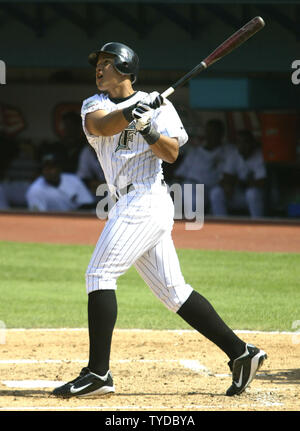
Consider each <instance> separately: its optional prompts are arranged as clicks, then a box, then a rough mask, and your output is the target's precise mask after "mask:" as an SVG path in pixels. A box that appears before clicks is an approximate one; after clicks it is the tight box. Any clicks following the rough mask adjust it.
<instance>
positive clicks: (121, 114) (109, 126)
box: [85, 105, 135, 136]
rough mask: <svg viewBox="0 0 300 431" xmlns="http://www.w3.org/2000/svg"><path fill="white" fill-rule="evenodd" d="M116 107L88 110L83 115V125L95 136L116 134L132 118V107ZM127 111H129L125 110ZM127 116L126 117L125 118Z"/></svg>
mask: <svg viewBox="0 0 300 431" xmlns="http://www.w3.org/2000/svg"><path fill="white" fill-rule="evenodd" d="M134 106H135V105H133V106H131V107H130V108H129V110H128V109H126V108H125V109H122V110H121V109H118V110H117V111H113V112H107V111H105V110H103V109H99V110H97V111H94V112H90V113H88V114H86V116H85V127H86V129H87V131H88V132H89V133H90V134H91V135H95V136H113V135H116V134H118V133H120V132H122V130H124V129H125V127H127V126H128V124H129V123H130V122H131V121H132V120H133V118H132V116H131V112H132V109H133V108H134ZM127 111H129V112H127ZM126 117H127V118H126Z"/></svg>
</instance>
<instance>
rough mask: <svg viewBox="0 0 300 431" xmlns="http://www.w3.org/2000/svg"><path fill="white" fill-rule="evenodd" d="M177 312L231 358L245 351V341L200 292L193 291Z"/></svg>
mask: <svg viewBox="0 0 300 431" xmlns="http://www.w3.org/2000/svg"><path fill="white" fill-rule="evenodd" d="M177 314H178V315H179V316H180V317H182V319H184V320H185V321H186V322H187V323H188V324H189V325H190V326H192V327H193V328H194V329H196V330H197V331H198V332H200V333H201V334H202V335H204V336H205V337H206V338H208V339H209V340H210V341H212V342H213V343H214V344H216V345H217V346H218V347H219V348H220V349H221V350H223V352H225V353H226V355H227V356H228V357H229V358H230V359H231V360H233V359H235V358H237V357H238V356H240V355H242V354H243V353H244V351H245V342H244V341H242V340H241V339H240V338H239V337H238V336H237V335H236V334H235V333H234V332H233V331H232V330H231V329H230V328H229V327H228V326H227V325H226V324H225V323H224V322H223V320H222V319H221V317H220V316H219V315H218V314H217V312H216V311H215V310H214V308H213V307H212V305H211V304H210V303H209V302H208V301H207V299H205V298H204V297H203V296H202V295H200V294H199V293H198V292H196V291H193V292H192V293H191V295H190V296H189V298H188V299H187V301H186V302H185V303H184V304H183V305H182V306H181V308H180V309H179V310H178V311H177Z"/></svg>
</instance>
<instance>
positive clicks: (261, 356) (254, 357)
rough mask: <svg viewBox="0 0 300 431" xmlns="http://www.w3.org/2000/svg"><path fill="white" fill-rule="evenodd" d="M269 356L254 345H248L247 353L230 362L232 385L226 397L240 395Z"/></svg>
mask: <svg viewBox="0 0 300 431" xmlns="http://www.w3.org/2000/svg"><path fill="white" fill-rule="evenodd" d="M265 359H267V355H266V353H265V352H264V351H263V350H260V349H258V348H257V347H255V346H253V345H252V344H246V350H245V353H243V354H242V355H241V356H239V357H238V358H236V359H235V360H234V361H229V362H228V365H229V368H230V370H231V371H232V385H231V386H230V388H228V389H227V392H226V395H227V396H229V397H232V396H233V395H240V394H241V393H242V392H243V391H244V390H245V389H246V387H247V386H249V384H250V383H251V382H252V380H253V379H254V377H255V375H256V373H257V371H258V370H259V368H260V367H261V366H262V364H263V362H264V360H265Z"/></svg>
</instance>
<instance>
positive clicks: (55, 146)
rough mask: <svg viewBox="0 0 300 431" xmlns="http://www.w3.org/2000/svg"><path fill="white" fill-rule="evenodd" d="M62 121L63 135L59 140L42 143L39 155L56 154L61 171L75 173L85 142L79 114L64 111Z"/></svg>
mask: <svg viewBox="0 0 300 431" xmlns="http://www.w3.org/2000/svg"><path fill="white" fill-rule="evenodd" d="M62 122H63V137H62V138H61V140H60V141H59V142H54V143H45V144H44V145H42V146H41V157H42V156H43V155H44V154H47V153H55V154H58V155H59V157H60V159H61V166H62V170H63V172H66V173H68V172H69V173H73V174H75V173H76V172H77V169H78V162H79V157H80V153H81V151H82V150H83V148H84V146H85V145H86V142H87V141H86V138H85V136H84V133H83V130H82V122H81V116H80V114H78V113H77V112H73V111H70V112H66V113H65V114H64V115H63V117H62Z"/></svg>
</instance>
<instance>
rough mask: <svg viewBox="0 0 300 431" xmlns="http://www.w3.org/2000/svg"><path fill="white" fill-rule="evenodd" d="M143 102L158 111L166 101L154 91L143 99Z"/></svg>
mask: <svg viewBox="0 0 300 431" xmlns="http://www.w3.org/2000/svg"><path fill="white" fill-rule="evenodd" d="M141 102H142V103H144V104H145V105H149V106H150V108H152V109H157V108H159V107H160V106H161V105H164V104H165V99H164V98H163V96H162V95H161V94H159V93H158V91H153V92H152V93H150V94H148V95H147V96H146V97H145V98H144V99H142V100H141Z"/></svg>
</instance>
